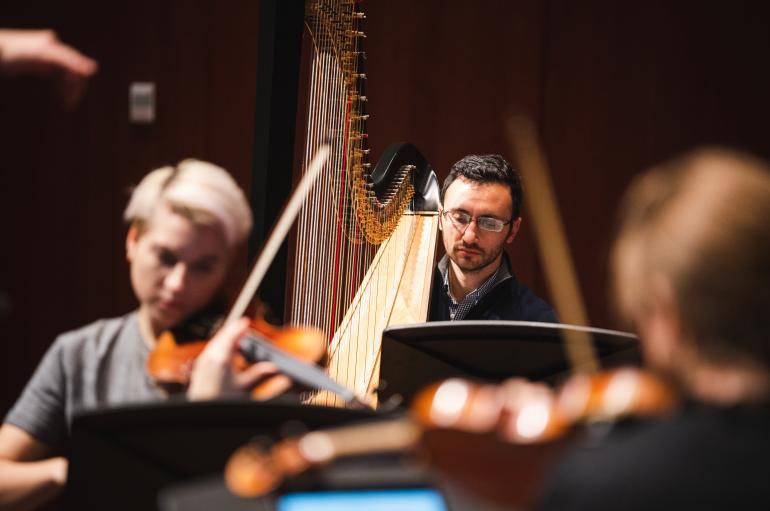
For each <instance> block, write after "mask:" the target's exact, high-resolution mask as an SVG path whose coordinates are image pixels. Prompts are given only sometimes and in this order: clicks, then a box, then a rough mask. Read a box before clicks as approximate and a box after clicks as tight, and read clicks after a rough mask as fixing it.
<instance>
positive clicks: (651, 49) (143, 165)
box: [0, 0, 770, 412]
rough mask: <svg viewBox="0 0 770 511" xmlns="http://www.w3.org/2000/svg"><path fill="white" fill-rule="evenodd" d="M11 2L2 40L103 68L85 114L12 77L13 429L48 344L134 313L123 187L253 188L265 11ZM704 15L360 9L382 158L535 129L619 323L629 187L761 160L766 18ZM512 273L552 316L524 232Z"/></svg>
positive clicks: (8, 136) (6, 90) (2, 88)
mask: <svg viewBox="0 0 770 511" xmlns="http://www.w3.org/2000/svg"><path fill="white" fill-rule="evenodd" d="M6 4H7V5H4V6H3V7H2V9H0V26H4V27H51V28H54V29H56V30H57V31H58V32H59V35H60V37H61V38H62V39H63V40H64V41H66V42H68V43H70V44H72V45H74V46H76V47H77V48H79V49H81V50H82V51H83V52H84V53H86V54H88V55H90V56H92V57H94V58H96V59H97V60H98V61H99V63H100V70H99V74H98V75H97V76H96V77H95V78H94V79H93V80H92V82H91V83H90V89H89V91H88V94H87V96H86V98H85V101H84V102H83V103H82V104H81V105H80V107H79V108H78V109H77V110H75V111H74V112H65V111H64V110H62V109H61V108H59V106H58V105H57V104H56V102H55V101H54V100H53V99H52V97H51V94H50V91H49V89H50V87H49V85H48V83H46V82H45V81H43V80H39V79H31V78H25V79H3V80H0V151H1V152H0V155H1V156H0V177H1V179H2V180H1V181H0V218H2V220H3V226H4V228H3V233H2V240H3V242H2V249H1V250H0V290H2V292H3V293H4V296H5V298H6V299H7V301H8V302H9V304H10V310H9V311H8V312H7V313H6V314H5V315H4V317H2V319H0V327H2V330H0V361H1V362H0V364H1V366H2V367H0V372H2V375H3V385H2V390H1V391H0V412H4V411H5V410H7V408H8V407H9V406H10V405H11V404H12V402H13V400H14V399H15V397H16V396H17V395H18V393H19V391H20V390H21V388H22V386H23V385H24V383H25V382H26V380H27V378H28V377H29V375H30V373H31V372H32V370H33V369H34V367H35V365H36V364H37V362H38V360H39V359H40V357H41V356H42V354H43V352H44V351H45V349H46V348H47V347H48V345H49V344H50V343H51V341H52V340H53V338H54V336H55V335H56V334H57V333H59V332H61V331H64V330H67V329H71V328H75V327H78V326H80V325H83V324H85V323H87V322H90V321H92V320H94V319H95V318H98V317H108V316H115V315H119V314H123V313H125V312H126V311H128V310H130V309H131V308H132V307H134V306H135V301H134V299H133V295H132V293H131V289H130V286H129V281H128V273H127V268H126V264H125V262H124V261H125V256H124V237H125V226H124V225H123V223H122V221H121V213H122V209H123V207H124V206H125V202H126V199H127V197H128V195H127V190H128V187H129V185H131V184H135V183H136V182H137V181H138V180H139V179H140V178H141V176H143V175H144V174H145V173H146V172H147V171H149V170H150V169H152V168H155V167H157V166H160V165H164V164H169V163H175V162H177V161H179V160H180V159H183V158H186V157H197V158H203V159H207V160H211V161H213V162H216V163H218V164H220V165H222V166H224V167H225V168H227V169H228V170H230V171H231V172H232V173H233V174H234V175H235V176H236V178H237V179H238V181H239V182H240V183H241V184H242V185H243V186H244V188H245V189H249V187H250V185H251V159H252V144H253V135H254V128H253V126H254V118H255V117H254V116H255V111H254V110H255V107H254V105H255V89H256V83H257V66H256V62H257V40H258V37H257V29H258V28H257V27H258V10H259V5H258V2H256V1H253V0H229V1H227V2H215V1H213V0H199V1H190V0H185V1H182V0H176V1H164V2H154V1H149V0H136V1H134V2H131V3H128V2H102V1H96V0H70V1H69V2H53V1H28V2H24V3H22V2H11V3H8V2H6ZM709 4H710V3H703V2H694V1H687V2H664V1H647V2H615V1H584V2H577V1H571V2H570V1H566V0H500V1H492V0H477V1H474V2H467V1H448V0H432V1H419V2H418V1H414V0H387V1H385V0H370V1H367V2H365V4H364V8H365V10H366V12H367V17H368V19H367V28H366V31H367V40H366V45H367V54H368V58H367V76H368V82H367V96H368V97H369V105H368V108H369V113H370V114H371V117H370V121H369V132H370V139H369V140H370V144H371V146H372V148H373V155H374V158H373V159H374V160H376V157H377V156H378V155H379V153H380V152H381V151H382V150H383V149H384V147H385V146H386V145H387V144H388V143H390V142H394V141H411V142H413V143H415V144H417V146H418V147H420V149H421V150H422V151H423V153H424V154H425V155H426V156H427V158H428V160H429V161H431V162H432V163H433V165H434V167H435V168H436V169H437V171H438V173H439V177H440V178H443V177H444V176H445V175H446V173H447V169H448V167H449V166H450V165H451V164H452V163H453V162H454V161H456V160H458V159H459V158H460V157H462V156H463V155H465V154H468V153H491V152H497V153H502V154H504V155H505V156H506V157H507V158H509V159H512V156H513V155H512V154H511V153H510V151H509V147H508V144H507V140H506V137H505V134H504V131H503V119H504V117H505V116H506V115H508V114H510V113H527V114H529V115H531V116H533V117H534V119H535V120H536V122H537V123H538V125H539V128H540V135H541V137H542V139H543V143H544V146H545V150H546V152H547V156H548V159H549V162H550V167H551V172H552V174H553V178H554V182H555V187H556V193H557V197H558V201H559V206H560V208H561V212H562V214H563V218H564V222H565V227H566V230H567V235H568V237H569V241H570V245H571V250H572V254H573V257H574V259H575V264H576V267H577V271H578V275H579V278H580V283H581V285H582V288H583V293H584V295H585V299H586V302H587V307H588V313H589V317H590V320H591V323H592V324H593V325H595V326H614V323H613V321H612V319H611V316H610V314H609V309H610V308H611V307H610V306H611V304H610V303H608V302H607V299H606V297H605V291H606V286H607V279H606V253H607V248H608V246H609V241H610V238H611V234H612V227H613V220H612V219H613V214H614V210H615V208H616V206H617V202H618V200H619V195H620V193H621V191H622V190H623V188H624V187H625V185H626V184H627V183H628V181H629V180H630V179H631V177H632V176H633V175H634V174H635V173H636V172H638V171H640V170H642V169H643V168H645V167H648V166H649V165H651V164H654V163H656V162H659V161H661V160H662V159H665V158H668V157H670V156H673V155H675V154H677V153H679V152H681V151H683V150H687V149H690V148H693V147H695V146H697V145H700V144H728V145H732V146H736V147H739V148H743V149H748V150H751V151H754V152H756V153H758V154H759V155H761V156H764V157H768V156H770V141H768V139H767V136H766V130H765V124H766V120H767V119H768V118H769V114H770V106H769V102H768V98H767V94H768V91H770V72H769V71H768V66H767V53H768V49H770V31H768V30H767V21H768V19H769V18H768V15H769V14H770V7H768V6H767V5H766V4H765V3H763V2H720V3H714V5H713V6H711V5H709ZM134 81H152V82H155V83H156V87H157V121H156V122H155V123H154V124H153V125H150V126H136V125H131V124H129V122H128V87H129V83H131V82H134ZM270 171H271V172H290V170H289V169H270ZM536 199H537V198H536V197H528V198H527V199H526V200H536ZM511 256H512V259H513V262H514V269H515V271H516V273H517V275H518V277H519V278H520V279H521V280H523V281H524V282H526V283H527V284H529V285H530V286H531V287H533V288H534V289H535V291H536V292H537V293H538V294H541V295H542V296H544V297H546V298H547V297H548V292H547V290H546V288H545V283H544V279H543V275H542V272H541V268H540V260H539V257H538V255H537V250H536V247H535V245H534V240H533V236H532V232H531V231H530V227H529V225H528V219H527V218H526V216H525V220H524V226H523V228H522V232H521V234H520V236H519V238H518V240H517V241H516V242H515V243H514V245H513V249H512V250H511ZM241 266H242V267H244V268H245V266H246V260H245V257H243V264H242V265H241Z"/></svg>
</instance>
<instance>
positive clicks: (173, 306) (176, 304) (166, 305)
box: [158, 300, 183, 311]
mask: <svg viewBox="0 0 770 511" xmlns="http://www.w3.org/2000/svg"><path fill="white" fill-rule="evenodd" d="M182 306H183V304H182V302H181V301H179V300H159V301H158V307H159V308H160V309H162V310H164V311H171V310H179V309H181V308H182Z"/></svg>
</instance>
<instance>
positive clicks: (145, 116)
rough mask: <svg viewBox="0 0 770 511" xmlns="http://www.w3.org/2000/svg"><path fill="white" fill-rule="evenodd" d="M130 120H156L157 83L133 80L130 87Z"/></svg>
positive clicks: (136, 121) (145, 122)
mask: <svg viewBox="0 0 770 511" xmlns="http://www.w3.org/2000/svg"><path fill="white" fill-rule="evenodd" d="M128 120H129V121H130V122H132V123H134V124H152V123H153V122H155V84H154V83H152V82H133V83H132V84H131V85H130V86H129V87H128Z"/></svg>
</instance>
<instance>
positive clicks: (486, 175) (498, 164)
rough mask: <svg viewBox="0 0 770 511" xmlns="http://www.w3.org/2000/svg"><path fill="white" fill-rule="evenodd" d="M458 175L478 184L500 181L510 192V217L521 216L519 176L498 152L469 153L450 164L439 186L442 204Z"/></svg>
mask: <svg viewBox="0 0 770 511" xmlns="http://www.w3.org/2000/svg"><path fill="white" fill-rule="evenodd" d="M458 177H462V178H463V179H467V180H468V181H473V182H475V183H480V184H481V183H500V184H502V185H505V186H507V187H508V189H509V190H510V192H511V204H512V205H513V216H512V217H511V218H512V219H516V218H519V216H521V201H522V189H521V176H519V173H518V172H516V171H515V170H513V168H511V166H510V165H508V162H507V161H505V159H504V158H503V157H502V156H500V155H499V154H469V155H468V156H466V157H465V158H463V159H462V160H460V161H458V162H457V163H455V164H454V165H452V168H451V169H449V175H448V176H447V178H446V179H445V180H444V185H443V186H442V187H441V203H442V204H443V203H444V196H445V195H446V191H447V189H448V188H449V186H450V185H451V184H452V183H454V181H455V179H457V178H458Z"/></svg>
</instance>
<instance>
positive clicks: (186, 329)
mask: <svg viewBox="0 0 770 511" xmlns="http://www.w3.org/2000/svg"><path fill="white" fill-rule="evenodd" d="M328 152H329V150H328V146H322V147H321V148H320V149H319V150H318V153H317V154H316V156H315V158H314V159H313V161H312V162H311V164H310V166H309V168H308V171H307V173H306V174H305V176H304V177H303V179H302V180H301V181H300V183H299V185H298V186H297V189H296V190H295V192H294V193H293V194H292V197H291V198H290V199H289V202H288V204H287V206H286V208H285V209H284V211H283V213H282V215H281V217H280V218H279V220H278V222H277V223H276V226H275V227H274V228H273V231H272V232H271V234H270V237H269V238H268V240H267V243H266V244H265V247H264V248H263V250H262V252H261V253H260V256H259V257H258V258H257V261H256V263H255V264H254V268H253V269H252V272H251V274H250V275H249V278H248V280H247V281H246V284H245V285H244V287H243V289H242V290H241V292H240V294H239V296H238V298H237V299H236V301H235V304H234V305H233V307H232V309H231V310H230V313H229V314H228V315H227V318H226V319H225V320H224V322H223V321H221V320H220V319H219V317H218V316H217V315H214V316H213V317H212V315H211V314H201V315H199V316H198V317H196V318H193V321H188V322H187V323H186V324H185V325H184V326H183V327H182V328H178V329H175V330H171V331H167V332H164V333H163V334H161V335H160V336H159V338H158V342H157V344H156V347H155V349H154V350H153V352H152V353H150V356H149V357H148V360H147V370H148V372H149V374H150V376H151V377H153V378H154V379H155V381H157V382H159V383H161V384H165V385H187V384H189V382H190V376H191V374H192V370H193V365H194V363H195V359H196V358H197V357H198V355H200V354H201V352H202V351H203V350H204V349H205V347H206V343H207V340H208V339H209V338H210V337H212V336H213V334H214V333H215V332H216V331H217V330H218V329H219V328H220V327H221V326H224V325H227V324H229V323H231V322H233V321H235V320H237V319H238V318H240V317H241V316H243V314H244V312H245V311H246V308H247V307H248V305H249V303H250V302H251V300H252V297H253V296H254V294H255V293H256V290H257V288H258V287H259V284H260V283H261V281H262V278H263V277H264V275H265V273H266V271H267V268H268V267H269V265H270V263H271V262H272V260H273V258H274V257H275V254H276V252H277V251H278V248H279V247H280V245H281V242H282V241H283V239H284V237H285V236H286V234H287V233H288V231H289V228H290V227H291V225H292V223H293V222H294V219H295V218H296V215H297V212H298V211H299V208H300V206H301V205H302V202H303V201H304V199H305V196H306V195H307V191H308V189H309V187H310V185H311V184H312V183H313V181H315V179H316V178H317V177H318V174H319V173H320V170H321V168H322V167H323V165H324V163H325V162H326V159H327V157H328ZM238 347H239V351H240V354H239V355H238V356H236V357H235V358H234V360H233V364H234V366H235V369H236V370H243V369H245V368H246V367H247V366H248V364H249V363H254V362H258V361H267V362H271V363H273V364H274V365H275V366H276V367H277V368H278V371H279V372H281V373H282V374H284V375H286V376H288V377H290V378H291V379H292V380H293V381H295V382H296V383H300V384H303V385H306V386H308V387H310V388H313V389H321V390H328V391H330V392H334V393H335V394H337V395H339V396H340V397H341V398H342V399H344V400H345V401H347V402H349V403H352V404H354V405H358V406H361V405H362V403H361V402H360V401H359V399H358V397H357V396H356V395H355V394H354V393H353V392H352V391H351V390H350V389H348V388H346V387H344V386H342V385H340V384H338V383H337V382H336V381H334V380H333V379H331V378H330V377H329V376H328V375H327V374H326V373H325V372H324V371H323V369H321V368H319V367H317V366H316V365H314V364H315V363H316V362H318V361H320V360H321V358H322V357H323V355H324V354H325V352H326V341H325V337H324V334H323V332H321V331H320V330H318V329H315V328H306V327H291V328H278V327H275V326H273V325H271V324H270V323H268V322H267V321H265V320H264V319H263V317H262V314H258V315H257V317H256V318H255V319H253V320H252V322H251V329H250V331H249V333H248V335H246V336H244V337H243V338H242V339H240V341H239V346H238ZM273 383H274V380H271V379H267V380H266V381H265V382H264V383H262V384H259V385H257V386H256V387H255V388H254V389H253V390H252V397H254V398H256V399H261V398H264V397H268V396H272V395H273V392H271V390H270V388H271V386H272V385H273Z"/></svg>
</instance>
